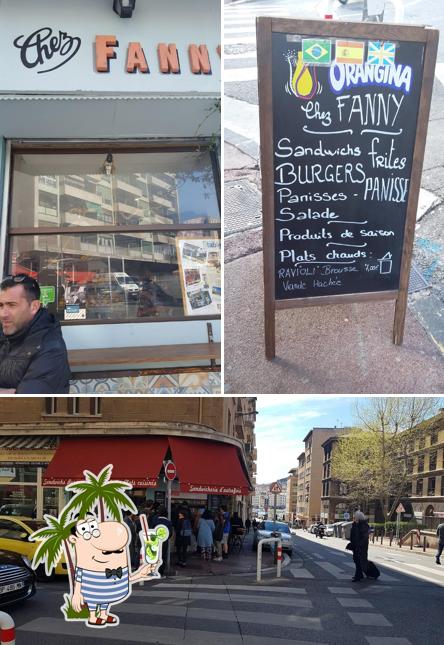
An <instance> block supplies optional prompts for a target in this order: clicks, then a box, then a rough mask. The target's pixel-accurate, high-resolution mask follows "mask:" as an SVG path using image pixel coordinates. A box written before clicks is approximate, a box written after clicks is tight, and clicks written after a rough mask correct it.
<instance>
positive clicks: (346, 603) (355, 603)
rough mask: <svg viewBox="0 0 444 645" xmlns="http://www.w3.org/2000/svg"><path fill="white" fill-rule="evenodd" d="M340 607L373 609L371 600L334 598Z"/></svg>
mask: <svg viewBox="0 0 444 645" xmlns="http://www.w3.org/2000/svg"><path fill="white" fill-rule="evenodd" d="M336 600H337V601H338V603H339V604H340V605H341V607H357V608H359V607H360V608H361V609H374V607H373V605H372V603H371V602H369V601H368V600H365V599H364V598H336Z"/></svg>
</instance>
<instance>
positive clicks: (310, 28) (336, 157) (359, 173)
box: [258, 18, 438, 354]
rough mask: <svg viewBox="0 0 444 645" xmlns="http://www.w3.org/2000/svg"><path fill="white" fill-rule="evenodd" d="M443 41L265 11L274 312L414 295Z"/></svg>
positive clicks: (263, 99) (428, 33) (267, 209)
mask: <svg viewBox="0 0 444 645" xmlns="http://www.w3.org/2000/svg"><path fill="white" fill-rule="evenodd" d="M437 40H438V34H437V32H436V30H427V29H426V28H423V27H410V26H394V25H380V24H378V25H376V24H373V25H372V24H369V23H367V24H358V23H339V22H336V23H335V22H332V21H325V22H321V21H302V20H300V21H297V20H294V21H293V20H281V19H270V18H259V19H258V70H259V74H258V77H259V108H260V119H261V170H262V189H263V218H264V275H265V290H266V294H265V302H266V309H267V303H268V308H269V309H273V310H274V309H275V308H281V309H282V308H284V307H285V306H286V305H285V302H286V301H292V302H291V304H290V303H289V304H288V305H287V306H296V305H297V301H300V303H299V305H300V306H304V305H305V304H322V299H323V298H324V297H326V298H325V301H326V303H330V302H338V301H340V299H341V298H344V297H347V298H348V300H350V297H349V296H354V299H355V300H359V299H369V298H368V296H370V295H371V296H372V298H375V299H376V298H379V297H391V298H398V296H399V293H400V291H401V290H404V291H406V289H407V284H408V275H409V268H410V260H411V250H412V245H413V234H414V221H415V213H416V207H417V200H418V193H419V186H420V175H421V167H422V159H423V154H424V145H425V134H426V129H427V121H428V112H429V108H430V97H431V88H432V82H433V75H432V78H431V79H430V74H431V71H432V70H433V69H434V60H435V59H434V56H436V46H437ZM431 41H433V43H432V42H431ZM431 50H434V51H433V52H431ZM421 135H422V136H421ZM404 295H405V294H404ZM335 298H336V300H335ZM403 298H404V296H403ZM268 313H269V312H268ZM266 314H267V312H266ZM273 315H274V313H273ZM404 315H405V311H404ZM266 318H267V315H266ZM266 327H267V320H266ZM273 329H274V321H273ZM266 333H267V329H266ZM273 342H274V341H273ZM272 353H273V354H274V351H273V352H272Z"/></svg>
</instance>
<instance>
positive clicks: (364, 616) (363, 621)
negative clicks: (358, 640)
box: [347, 611, 393, 627]
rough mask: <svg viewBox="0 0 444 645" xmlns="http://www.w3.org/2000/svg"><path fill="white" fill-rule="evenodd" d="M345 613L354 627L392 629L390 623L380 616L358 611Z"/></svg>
mask: <svg viewBox="0 0 444 645" xmlns="http://www.w3.org/2000/svg"><path fill="white" fill-rule="evenodd" d="M347 613H348V615H349V616H350V618H351V620H352V622H353V623H354V624H355V625H361V626H366V627H393V625H392V623H390V622H389V621H388V620H387V618H386V617H385V616H383V615H382V614H373V613H370V612H365V613H363V612H360V611H358V612H354V611H348V612H347Z"/></svg>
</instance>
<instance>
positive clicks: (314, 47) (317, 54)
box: [302, 38, 331, 65]
mask: <svg viewBox="0 0 444 645" xmlns="http://www.w3.org/2000/svg"><path fill="white" fill-rule="evenodd" d="M302 62H303V63H306V64H307V63H308V64H310V63H311V64H312V65H313V64H315V65H328V64H329V63H331V41H330V40H319V39H317V38H304V39H303V40H302Z"/></svg>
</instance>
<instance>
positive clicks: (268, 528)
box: [253, 520, 293, 557]
mask: <svg viewBox="0 0 444 645" xmlns="http://www.w3.org/2000/svg"><path fill="white" fill-rule="evenodd" d="M272 533H279V534H280V535H279V537H280V538H281V539H282V551H286V552H287V553H288V555H289V556H290V557H291V555H292V553H293V539H292V536H291V533H290V529H289V528H288V524H286V523H285V522H273V521H272V520H265V521H264V522H260V523H259V526H258V529H257V531H255V533H254V540H253V551H257V545H258V543H259V540H263V539H265V538H269V537H274V536H272V535H271V534H272ZM276 537H277V536H276ZM263 548H268V549H269V548H270V545H264V547H263Z"/></svg>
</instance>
